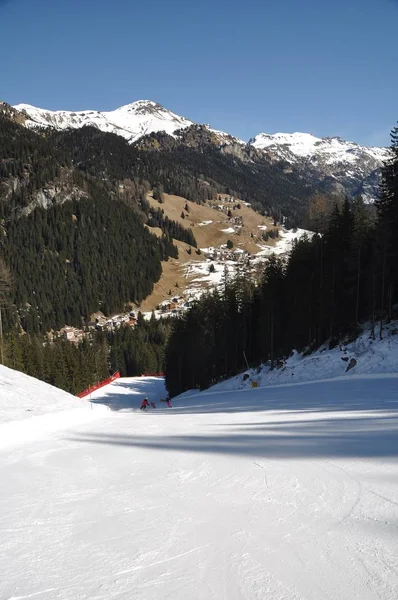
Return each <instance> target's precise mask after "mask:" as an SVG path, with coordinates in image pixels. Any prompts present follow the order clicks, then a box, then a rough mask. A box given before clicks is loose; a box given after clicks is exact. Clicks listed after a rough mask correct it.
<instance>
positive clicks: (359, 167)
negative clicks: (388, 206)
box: [249, 133, 388, 201]
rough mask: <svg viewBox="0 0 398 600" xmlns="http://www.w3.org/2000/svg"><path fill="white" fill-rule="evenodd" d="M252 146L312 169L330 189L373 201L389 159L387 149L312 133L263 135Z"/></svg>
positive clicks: (303, 167)
mask: <svg viewBox="0 0 398 600" xmlns="http://www.w3.org/2000/svg"><path fill="white" fill-rule="evenodd" d="M249 144H251V145H252V146H254V147H255V148H257V149H258V150H261V151H262V152H264V155H265V156H266V157H267V158H269V159H270V160H277V161H278V160H283V161H286V162H288V163H290V164H291V165H292V166H295V167H299V168H302V169H303V170H305V169H312V170H313V171H314V172H315V173H318V176H319V178H320V179H321V180H323V182H324V183H325V182H326V183H328V184H330V190H331V191H336V192H348V193H349V194H350V195H355V194H359V193H361V194H363V196H364V198H365V200H367V201H372V200H373V199H374V198H375V196H376V193H377V189H376V188H377V186H378V183H379V177H380V167H381V166H382V164H383V162H384V161H385V160H386V158H387V157H388V150H387V149H386V148H375V147H370V148H369V147H366V146H360V145H359V144H356V143H355V142H348V141H346V140H343V139H342V138H339V137H326V138H318V137H316V136H314V135H311V134H309V133H291V134H288V133H276V134H273V135H270V134H267V133H260V134H259V135H257V136H256V137H255V138H252V139H251V140H249Z"/></svg>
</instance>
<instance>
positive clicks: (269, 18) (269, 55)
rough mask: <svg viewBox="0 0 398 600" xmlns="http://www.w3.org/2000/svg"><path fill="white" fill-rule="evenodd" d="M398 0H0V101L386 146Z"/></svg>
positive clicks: (397, 60) (392, 115) (397, 115)
mask: <svg viewBox="0 0 398 600" xmlns="http://www.w3.org/2000/svg"><path fill="white" fill-rule="evenodd" d="M397 25H398V0H334V1H329V2H328V1H327V0H196V1H194V2H191V1H189V0H112V1H110V2H107V1H105V0H0V32H1V33H0V56H1V57H2V58H1V69H0V98H1V99H3V100H5V101H7V102H9V103H10V104H17V103H20V102H26V103H29V104H33V105H35V106H40V107H42V108H49V109H70V110H80V109H81V110H82V109H87V108H90V109H98V110H111V109H114V108H116V107H118V106H121V105H122V104H128V103H129V102H132V101H134V100H139V99H152V100H156V101H158V102H160V103H161V104H163V105H164V106H166V107H167V108H169V109H171V110H174V111H175V112H177V113H179V114H183V115H185V116H187V117H189V118H191V119H192V120H194V121H198V122H203V123H210V124H211V125H212V126H213V127H215V128H218V129H222V130H224V131H228V132H230V133H232V134H234V135H237V136H239V137H241V138H243V139H248V138H249V137H251V136H253V135H255V134H257V133H259V132H260V131H265V132H268V133H275V132H277V131H283V132H292V131H305V132H310V133H313V134H315V135H320V136H325V135H340V136H342V137H345V138H347V139H352V140H354V141H358V142H360V143H365V144H375V145H382V144H388V143H389V131H390V129H391V128H392V127H393V126H394V125H395V123H396V121H397V120H398V77H397V72H398V43H397V34H396V32H397Z"/></svg>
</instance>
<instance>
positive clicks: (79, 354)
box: [3, 317, 171, 394]
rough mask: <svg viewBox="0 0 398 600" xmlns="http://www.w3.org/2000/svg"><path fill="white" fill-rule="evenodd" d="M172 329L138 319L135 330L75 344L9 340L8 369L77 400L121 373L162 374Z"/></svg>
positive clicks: (15, 337)
mask: <svg viewBox="0 0 398 600" xmlns="http://www.w3.org/2000/svg"><path fill="white" fill-rule="evenodd" d="M170 329H171V324H170V321H169V320H167V319H162V320H157V319H155V318H152V319H151V320H150V321H144V319H143V318H142V317H139V319H138V325H137V326H136V327H135V328H134V329H129V328H125V329H124V328H123V329H119V330H116V331H114V332H101V331H97V332H93V334H92V335H91V336H90V338H86V339H84V340H83V341H82V342H80V343H79V344H72V343H70V342H68V341H66V340H64V339H63V338H61V337H58V338H55V339H54V341H52V342H51V343H48V342H47V343H45V342H44V339H43V336H41V335H38V334H24V335H15V334H11V333H10V334H8V335H6V336H5V338H4V340H3V354H4V363H5V364H6V366H8V367H10V368H12V369H17V370H18V371H22V372H23V373H26V374H27V375H31V376H32V377H36V378H37V379H41V380H43V381H45V382H46V383H49V384H51V385H55V386H56V387H59V388H61V389H63V390H65V391H67V392H70V393H72V394H77V393H78V392H81V391H82V390H84V389H86V388H87V387H88V386H90V385H92V384H94V383H96V382H98V381H101V380H103V379H106V378H107V377H108V376H109V374H110V373H114V372H115V371H120V374H121V376H122V377H133V376H136V375H141V374H143V373H159V372H162V371H163V368H164V352H165V346H166V343H167V339H168V336H169V333H170Z"/></svg>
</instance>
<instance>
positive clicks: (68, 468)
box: [0, 368, 398, 600]
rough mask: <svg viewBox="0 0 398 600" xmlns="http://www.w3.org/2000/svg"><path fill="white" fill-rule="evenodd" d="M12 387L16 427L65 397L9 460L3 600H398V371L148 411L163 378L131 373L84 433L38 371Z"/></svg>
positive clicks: (1, 512)
mask: <svg viewBox="0 0 398 600" xmlns="http://www.w3.org/2000/svg"><path fill="white" fill-rule="evenodd" d="M0 376H1V382H2V387H1V388H0V389H1V392H2V396H1V397H2V401H3V403H2V409H1V412H0V418H1V420H2V421H3V422H4V423H3V427H4V428H7V427H10V426H11V425H12V423H13V422H14V420H23V421H26V422H28V423H29V422H30V423H31V424H32V427H33V426H34V422H35V421H37V420H40V419H43V418H44V417H45V416H46V415H45V410H44V404H43V402H47V403H49V402H50V401H51V398H54V400H55V401H56V403H57V409H56V410H53V408H52V406H51V405H50V404H48V406H47V407H48V409H49V410H50V411H51V412H50V413H47V414H51V418H55V415H58V416H59V419H58V421H59V427H58V428H57V430H53V431H52V432H48V431H43V432H42V435H41V436H40V437H38V436H37V435H36V436H35V437H34V439H29V437H28V439H26V441H24V440H23V439H21V440H19V445H18V446H17V447H15V446H14V447H13V446H11V445H8V446H5V447H3V448H2V449H0V480H1V486H0V540H1V543H0V564H1V577H0V598H1V600H22V599H25V598H37V599H38V600H39V599H40V600H72V599H73V600H76V599H77V598H82V599H83V598H93V599H94V598H95V599H96V600H109V599H110V598H114V599H117V600H131V599H132V598H140V600H166V599H168V598H173V600H187V599H188V598H189V599H193V600H208V599H210V598H213V599H219V598H223V599H225V600H260V599H261V600H263V599H264V600H268V599H269V600H282V599H283V600H342V599H347V600H348V599H351V598H361V599H363V600H376V599H377V600H380V599H381V600H387V599H388V600H395V598H396V597H397V589H398V569H397V565H398V557H397V548H398V546H397V527H398V463H397V458H398V375H397V376H390V377H389V376H386V377H384V378H380V377H379V378H377V377H373V376H366V377H357V378H348V377H347V378H346V379H345V380H336V381H324V382H322V381H321V382H317V383H310V384H300V385H284V386H277V387H268V388H257V389H244V390H235V391H230V390H224V391H220V390H219V391H218V392H217V391H214V390H208V391H207V392H202V393H192V394H187V395H186V396H185V397H180V398H177V399H175V400H174V402H173V408H171V409H167V408H166V407H165V406H164V404H163V403H158V404H157V408H156V410H152V411H151V412H148V413H142V412H140V411H139V410H138V406H139V404H140V401H141V399H142V398H143V397H144V396H145V395H146V396H148V397H149V399H150V400H158V399H159V398H160V397H161V396H163V395H164V393H165V390H164V386H163V380H162V379H158V378H136V379H134V378H132V379H119V380H117V381H116V382H114V383H113V384H111V385H110V386H107V387H106V388H103V390H98V391H97V392H95V393H94V394H93V398H92V400H93V409H91V408H90V411H89V412H88V415H91V416H92V417H91V418H87V419H86V421H85V422H75V423H72V422H71V421H68V420H66V421H65V420H64V418H63V415H64V411H65V410H66V411H69V412H70V402H71V397H70V396H68V395H67V394H63V393H62V392H59V391H56V390H54V388H50V387H48V386H46V385H45V384H42V383H40V384H39V383H35V384H33V382H29V385H32V386H33V385H35V386H37V387H36V389H35V390H34V388H33V387H32V388H31V389H32V396H31V401H30V402H31V403H30V404H29V402H28V403H27V400H26V395H25V392H26V387H27V385H28V384H27V378H26V377H25V376H23V375H20V374H15V373H13V372H10V371H9V370H5V369H4V368H1V371H0ZM4 382H5V383H4ZM36 393H37V397H35V394H36ZM35 399H36V400H37V402H42V408H41V413H42V414H41V415H37V416H36V417H27V418H26V407H27V406H32V403H33V405H34V404H35ZM73 401H76V402H77V403H81V402H82V401H81V400H78V399H73ZM100 403H104V404H105V405H106V407H103V406H101V404H100ZM86 404H88V403H86ZM109 408H110V409H111V410H109ZM10 409H11V411H12V413H10ZM81 410H84V409H81V408H76V409H75V411H76V412H77V413H79V412H80V411H81ZM58 411H59V412H58ZM10 414H12V419H13V420H11V418H10V416H9V415H10ZM28 414H30V412H29V413H28ZM95 414H96V415H97V417H96V418H94V415H95ZM5 421H7V422H5ZM35 427H36V426H35ZM26 430H28V426H26ZM36 430H37V427H36ZM3 431H5V429H3Z"/></svg>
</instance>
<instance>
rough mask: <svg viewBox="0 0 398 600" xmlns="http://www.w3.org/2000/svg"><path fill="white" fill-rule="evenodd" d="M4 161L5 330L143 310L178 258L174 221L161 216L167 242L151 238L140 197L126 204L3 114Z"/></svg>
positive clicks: (39, 328) (0, 197)
mask: <svg viewBox="0 0 398 600" xmlns="http://www.w3.org/2000/svg"><path fill="white" fill-rule="evenodd" d="M114 137H116V136H114ZM0 159H1V160H0V175H1V179H0V216H1V228H0V250H1V254H2V256H3V257H4V260H5V262H6V264H7V266H8V267H9V269H10V271H11V274H12V277H13V286H12V289H11V296H10V298H9V306H8V310H6V311H4V318H3V321H4V326H5V330H6V331H7V330H8V329H10V328H13V327H20V326H21V327H22V328H23V329H24V330H25V331H26V332H30V333H31V332H46V331H49V330H50V329H59V328H60V327H61V326H63V325H65V324H74V325H78V326H79V325H82V319H87V318H88V317H89V315H90V313H92V312H94V311H97V310H102V311H103V312H104V313H105V314H111V313H114V312H116V311H119V310H122V309H123V307H124V306H125V304H126V303H127V302H133V303H136V304H139V303H140V302H141V301H142V299H143V298H145V297H146V296H147V295H148V294H150V293H151V291H152V288H153V284H154V282H156V281H157V280H158V279H159V277H160V274H161V261H162V260H167V259H168V257H169V256H173V257H177V249H176V247H175V246H174V245H173V243H172V238H171V233H172V231H171V230H172V227H171V224H170V223H164V221H165V220H164V219H163V220H162V219H161V218H160V217H159V218H158V221H159V225H160V227H161V228H163V229H164V231H165V234H164V235H163V237H161V238H160V239H159V238H158V237H156V236H154V235H153V234H151V233H150V232H149V231H148V229H147V228H145V227H144V222H145V221H146V220H147V218H148V217H147V216H146V215H145V213H144V211H143V209H142V207H140V205H139V199H137V197H136V196H135V195H134V194H133V195H130V197H129V198H130V201H129V202H127V201H126V200H125V198H124V197H123V196H121V195H119V194H117V193H116V184H115V182H112V181H106V180H104V178H102V177H100V176H97V177H95V175H94V174H91V173H89V172H88V171H87V170H86V169H85V168H79V166H78V165H75V161H74V158H73V156H72V154H71V152H70V151H69V149H68V148H67V147H65V148H62V147H61V146H58V145H57V144H55V143H54V140H53V139H51V138H49V137H48V136H46V135H43V134H41V133H39V134H37V133H33V132H31V131H29V130H27V129H25V128H23V127H22V126H20V125H19V124H17V123H15V122H14V121H12V120H10V119H9V118H7V115H4V114H3V115H1V116H0ZM132 185H133V184H132ZM146 189H147V188H145V186H143V188H142V190H141V189H139V190H138V193H141V194H142V195H143V196H142V197H143V198H144V194H145V190H146ZM180 229H182V228H180ZM179 233H180V235H181V236H182V235H184V232H183V231H180V232H179ZM176 237H178V234H176ZM186 237H187V239H190V241H191V242H192V243H193V244H194V243H195V241H194V238H193V236H192V234H191V236H190V237H189V232H187V233H186Z"/></svg>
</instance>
